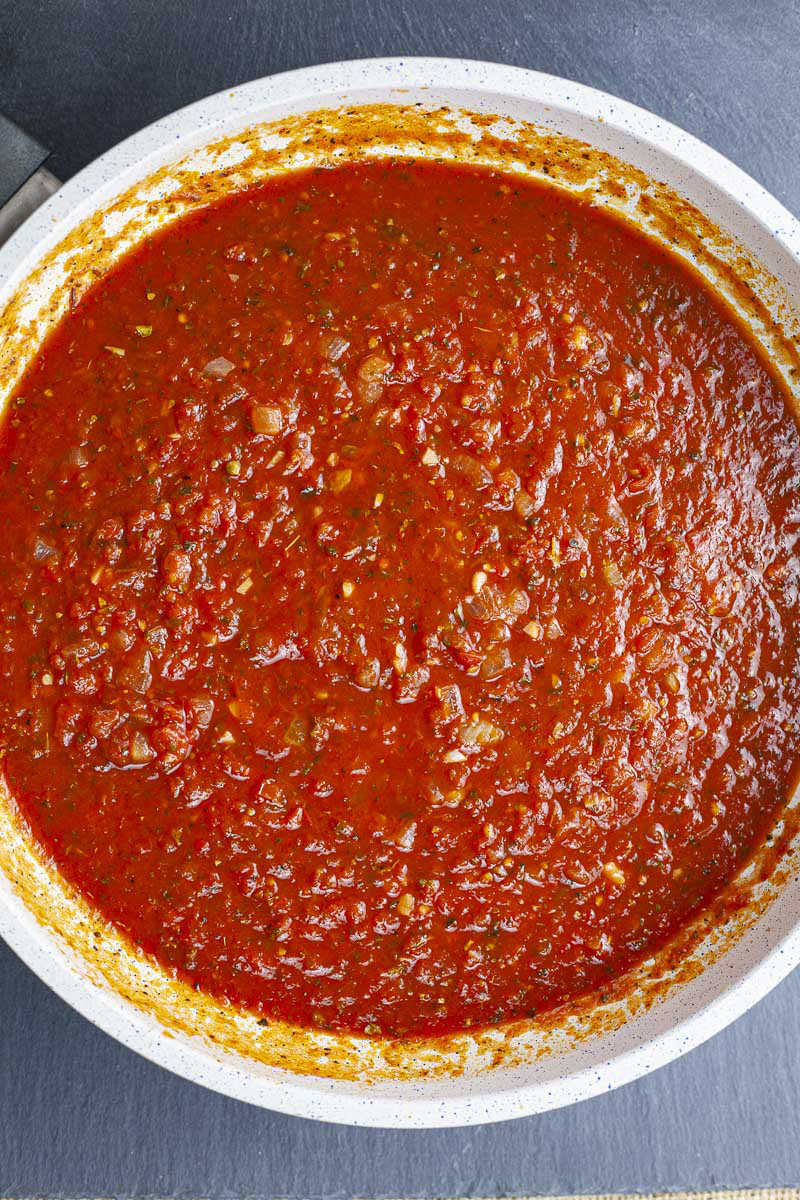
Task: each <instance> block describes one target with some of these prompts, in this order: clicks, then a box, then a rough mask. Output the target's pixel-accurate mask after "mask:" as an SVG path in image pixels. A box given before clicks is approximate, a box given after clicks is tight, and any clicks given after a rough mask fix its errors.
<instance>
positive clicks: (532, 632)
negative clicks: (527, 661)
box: [522, 621, 544, 642]
mask: <svg viewBox="0 0 800 1200" xmlns="http://www.w3.org/2000/svg"><path fill="white" fill-rule="evenodd" d="M522 632H523V633H527V635H528V637H529V638H530V639H531V641H532V642H540V641H541V640H542V636H543V634H544V630H543V629H542V627H541V625H540V624H539V622H538V621H528V624H527V625H523V626H522Z"/></svg>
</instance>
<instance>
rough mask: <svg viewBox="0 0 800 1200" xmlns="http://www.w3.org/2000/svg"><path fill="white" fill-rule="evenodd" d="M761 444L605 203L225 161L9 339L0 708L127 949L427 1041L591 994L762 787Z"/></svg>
mask: <svg viewBox="0 0 800 1200" xmlns="http://www.w3.org/2000/svg"><path fill="white" fill-rule="evenodd" d="M799 474H800V444H799V442H798V433H797V429H796V427H795V424H794V422H793V420H792V418H791V416H790V413H789V409H788V402H787V399H786V397H785V395H784V394H783V392H782V391H781V390H780V388H779V386H778V384H777V383H776V381H775V380H774V378H773V377H772V376H771V374H770V373H769V371H768V370H767V369H766V367H765V366H764V364H763V363H762V361H761V360H760V359H759V357H758V355H757V353H756V352H755V350H754V349H753V347H752V346H751V345H750V344H749V343H748V341H747V340H746V338H745V337H744V335H743V333H742V331H741V329H740V328H739V327H738V325H737V324H736V323H735V321H734V320H733V319H732V318H731V316H730V315H729V314H728V312H727V310H726V309H725V308H724V307H723V306H722V304H721V303H720V302H719V301H718V300H717V299H716V298H715V297H714V296H713V295H712V294H710V293H709V292H708V291H707V290H706V289H705V287H704V286H703V285H701V283H700V282H699V281H698V279H696V278H695V277H694V276H693V275H691V274H690V273H689V272H688V271H687V270H686V269H685V268H684V267H682V266H681V265H680V264H679V263H678V262H677V261H676V260H674V259H673V258H671V257H670V256H668V255H667V254H665V253H664V252H662V251H661V250H660V249H658V248H656V247H654V246H653V245H652V244H650V243H648V242H647V241H645V240H644V239H643V238H642V237H640V236H639V235H638V234H637V233H636V232H635V231H633V230H632V229H629V228H627V227H624V226H623V225H621V224H620V223H617V222H616V221H615V220H613V219H611V218H610V217H609V216H608V215H605V214H603V213H602V212H600V211H597V210H595V209H593V208H592V207H590V206H588V205H586V204H584V203H581V202H579V201H577V200H574V199H571V198H569V197H567V196H566V195H564V194H562V193H560V192H558V191H556V190H553V189H548V188H546V187H540V186H535V185H532V184H524V183H520V182H516V181H513V180H511V179H510V178H506V177H503V176H500V175H492V174H489V173H484V172H481V171H479V170H470V169H466V168H456V167H453V166H436V165H430V164H428V165H423V164H416V165H414V164H408V163H402V162H400V163H372V164H369V165H357V166H352V165H351V166H346V167H341V168H339V169H337V170H323V171H317V172H315V173H311V174H305V175H298V176H293V177H291V178H286V179H282V180H280V181H277V182H275V183H273V184H270V185H269V186H265V187H261V188H259V189H258V190H255V191H252V192H248V193H245V194H240V195H235V196H232V197H230V199H228V200H226V201H225V202H224V203H222V204H220V205H218V206H215V207H211V208H208V209H206V210H203V211H202V212H200V213H198V214H196V215H194V216H192V217H190V218H187V219H185V220H183V221H181V222H179V223H178V224H177V225H175V226H173V227H172V228H171V229H168V230H167V231H166V232H164V233H163V234H161V235H160V236H158V237H156V238H153V239H152V240H150V241H148V242H147V243H146V244H144V245H143V246H142V247H141V248H140V249H138V250H137V251H136V252H135V253H133V254H131V255H130V256H129V257H128V258H126V259H125V261H124V262H123V263H122V264H121V265H120V266H119V267H118V268H117V269H115V270H114V271H112V272H111V273H110V274H109V275H108V276H107V277H106V278H104V279H102V280H101V281H100V282H99V283H98V284H97V285H96V286H95V287H94V288H93V290H92V291H91V292H90V293H89V294H88V295H87V296H86V297H85V298H84V299H83V300H82V301H81V302H80V303H79V305H78V307H77V309H76V310H75V311H74V312H72V313H71V314H70V315H69V316H68V317H67V319H65V320H64V322H63V323H62V324H61V326H60V327H59V328H58V329H57V330H56V332H55V333H54V334H53V335H52V337H51V338H50V340H49V342H48V343H47V345H46V346H45V348H44V350H43V352H42V353H41V355H40V356H39V358H38V359H37V361H36V362H35V364H34V365H33V367H32V369H31V370H30V371H29V373H28V375H27V377H26V379H25V380H24V383H23V385H22V387H21V388H20V389H19V394H18V396H17V397H16V398H15V400H14V401H13V402H12V405H11V407H10V409H9V415H8V417H7V419H6V422H5V425H4V427H3V429H2V437H1V440H0V521H2V526H3V528H4V530H5V536H4V538H3V539H2V543H0V631H1V637H2V640H1V642H0V736H1V738H2V750H3V755H4V766H5V773H6V777H7V780H8V784H9V787H10V790H11V792H12V794H13V795H14V797H16V800H17V801H18V803H19V806H20V808H21V811H22V813H23V815H24V817H25V818H26V819H27V820H28V821H29V823H30V825H31V828H32V830H33V832H34V833H35V835H36V837H37V838H38V839H39V840H40V841H41V843H42V844H43V845H44V846H45V847H46V849H47V851H48V852H49V853H50V854H51V855H52V858H53V859H54V861H55V862H56V864H57V865H58V867H59V868H60V869H61V870H62V872H63V873H64V874H65V875H66V876H67V877H68V878H69V879H70V880H72V881H73V882H74V883H75V884H77V886H78V887H79V888H80V889H82V891H83V892H84V893H85V894H86V896H87V897H88V898H89V899H90V900H91V902H92V903H93V904H94V905H95V906H96V907H97V908H98V909H99V910H100V912H101V913H102V914H104V915H105V916H106V917H107V918H109V919H110V920H111V921H113V922H114V923H115V924H116V925H117V926H119V927H120V928H121V929H123V930H124V931H125V932H126V933H127V934H128V935H129V936H130V938H131V939H132V940H133V941H134V942H135V943H136V944H137V945H139V946H141V947H143V948H144V949H145V950H146V951H147V952H149V953H152V954H153V955H155V956H156V957H157V959H158V960H159V961H160V962H161V963H162V964H163V966H164V967H165V968H167V970H169V971H174V972H176V973H178V974H179V975H180V976H181V977H182V978H185V979H188V980H189V981H191V982H193V983H194V984H195V985H196V986H198V987H200V988H203V989H206V990H208V991H210V992H211V993H213V994H215V995H217V996H220V997H227V998H229V999H230V1000H231V1001H233V1002H234V1003H236V1004H239V1005H243V1006H246V1007H248V1008H250V1009H254V1010H256V1011H257V1012H258V1013H260V1014H262V1015H263V1016H266V1017H279V1018H284V1019H286V1020H289V1021H292V1022H296V1023H298V1024H301V1025H307V1026H318V1027H322V1028H333V1029H347V1030H357V1031H363V1032H366V1033H368V1034H372V1033H374V1034H386V1035H410V1034H438V1033H445V1032H449V1031H453V1030H457V1029H463V1028H465V1027H468V1026H485V1025H488V1024H493V1023H496V1022H501V1021H504V1020H508V1019H511V1018H518V1017H530V1016H533V1015H536V1014H541V1013H542V1012H544V1011H546V1010H548V1009H552V1008H553V1007H554V1006H556V1005H559V1004H562V1003H563V1002H565V1001H569V1000H571V999H573V998H575V997H576V996H578V995H580V994H585V993H588V992H590V991H593V990H599V991H600V992H602V989H603V988H604V987H605V986H607V985H608V983H609V981H611V980H612V979H615V978H617V977H618V976H620V974H621V973H623V972H624V971H625V970H626V969H627V968H629V967H630V966H631V965H632V964H635V963H636V962H637V961H639V960H641V958H642V957H643V956H644V955H646V954H648V953H651V952H653V951H654V950H656V949H657V948H658V947H659V946H661V945H662V944H663V943H664V942H665V941H666V940H667V939H668V938H669V937H670V936H671V935H673V934H674V933H675V932H676V931H677V930H678V929H679V928H680V927H681V926H683V925H685V923H686V922H687V920H688V919H689V917H690V916H691V915H692V914H694V913H696V912H697V911H698V910H700V909H701V908H703V906H705V905H707V904H708V902H709V901H710V899H711V898H712V897H713V896H714V895H715V894H717V893H718V892H719V890H720V889H721V888H722V887H723V885H724V884H725V883H726V882H727V881H728V880H729V879H730V878H731V877H732V875H733V874H734V873H735V872H736V871H737V869H738V868H739V867H740V866H741V864H742V863H743V861H744V860H745V859H747V857H748V855H750V854H751V853H752V852H753V849H754V847H755V846H756V845H757V844H758V842H759V840H760V839H761V838H762V837H763V836H764V834H765V832H766V830H767V827H768V826H769V824H770V822H771V821H772V820H773V818H774V817H775V815H776V812H777V811H778V810H779V809H780V806H781V805H782V804H784V803H785V800H786V797H787V794H788V790H789V787H790V784H791V779H792V767H793V764H794V763H795V761H796V760H797V757H798V751H799V750H800V730H798V725H797V722H796V716H797V711H798V700H799V699H800V673H799V672H798V636H797V628H798V625H797V608H798V603H797V602H798V591H797V589H798V562H797V558H796V557H795V550H796V544H797V536H798V521H800V501H799V500H798V490H797V483H798V475H799Z"/></svg>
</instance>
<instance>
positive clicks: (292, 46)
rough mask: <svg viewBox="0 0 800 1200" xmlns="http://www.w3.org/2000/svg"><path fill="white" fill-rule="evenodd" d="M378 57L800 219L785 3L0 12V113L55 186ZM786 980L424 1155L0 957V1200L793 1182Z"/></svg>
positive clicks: (799, 1034) (172, 3)
mask: <svg viewBox="0 0 800 1200" xmlns="http://www.w3.org/2000/svg"><path fill="white" fill-rule="evenodd" d="M379 54H396V55H409V54H440V55H454V56H466V57H471V58H486V59H494V60H498V61H503V62H509V63H515V64H518V65H520V66H527V67H536V68H539V69H540V70H544V71H550V72H552V73H554V74H557V75H564V76H567V77H569V78H572V79H579V80H581V81H583V82H585V83H589V84H593V85H595V86H596V87H600V88H604V89H606V90H608V91H610V92H614V93H616V94H617V95H619V96H624V97H625V98H626V99H628V100H633V101H635V102H636V103H638V104H642V105H644V106H645V107H647V108H650V109H652V110H653V111H654V112H656V113H659V114H661V115H662V116H665V117H668V118H670V119H671V120H673V121H676V122H677V123H678V124H680V125H682V126H684V127H685V128H687V129H690V130H691V131H692V132H693V133H696V134H698V135H699V136H700V137H701V138H703V139H705V140H706V141H707V142H709V143H710V144H711V145H712V146H715V147H716V148H717V149H719V150H721V151H722V152H723V153H724V154H727V155H728V156H729V157H731V158H732V159H734V160H735V161H736V162H738V163H739V164H741V165H742V166H743V167H745V169H746V170H748V171H749V172H750V173H751V174H753V175H755V177H756V178H757V179H759V180H761V181H762V182H763V183H764V184H766V186H767V187H768V188H769V189H770V190H771V191H772V192H774V194H775V195H776V196H778V197H779V199H781V200H782V201H783V202H784V203H785V204H786V205H788V207H789V208H791V209H792V210H793V211H794V212H795V213H798V212H800V2H798V0H764V2H759V0H731V2H724V0H716V2H715V0H639V2H636V0H629V2H625V0H585V2H579V0H539V2H535V0H531V2H529V3H524V2H523V0H495V2H494V3H493V2H492V0H442V2H441V3H430V2H429V3H426V2H425V0H373V2H372V3H366V2H362V3H359V2H358V0H328V2H327V3H325V2H324V0H320V2H314V0H275V2H268V0H138V2H135V0H0V110H3V111H5V112H6V113H7V114H8V115H9V116H11V117H13V118H14V119H15V120H16V121H18V122H19V123H20V124H21V125H23V126H25V127H26V128H27V129H28V130H29V131H30V132H31V133H33V134H34V135H35V136H36V137H38V138H39V139H40V140H41V141H42V142H44V143H45V144H46V145H49V146H50V147H51V148H52V149H53V152H54V153H53V159H52V162H51V166H52V169H53V170H54V171H55V173H56V174H58V175H60V176H61V177H62V178H66V177H67V176H69V175H70V174H72V173H73V172H74V171H76V170H78V169H79V168H80V167H82V166H83V165H84V164H85V163H87V162H88V161H89V160H90V159H92V158H93V157H94V156H95V155H97V154H99V153H100V152H101V151H103V150H105V149H106V148H107V147H109V146H111V145H112V144H113V143H114V142H116V141H118V140H119V139H120V138H122V137H124V136H125V135H126V134H128V133H131V132H132V131H133V130H135V129H137V128H139V127H140V126H141V125H143V124H145V123H146V122H148V121H150V120H152V119H154V118H155V117H158V116H161V115H162V114H164V113H166V112H168V111H170V110H171V109H173V108H176V107H177V106H179V105H182V104H186V103H188V102H189V101H191V100H195V99H197V98H198V97H200V96H204V95H206V94H207V93H209V92H213V91H216V90H217V89H220V88H223V87H227V86H229V85H231V84H235V83H239V82H241V81H243V80H247V79H252V78H255V77H257V76H259V75H266V74H269V73H271V72H274V71H281V70H284V69H287V68H290V67H299V66H304V65H307V64H310V63H314V62H320V61H326V60H333V59H342V58H357V57H364V56H368V55H379ZM799 1101H800V973H798V974H796V975H795V976H793V977H791V978H790V979H789V980H787V981H786V982H785V983H784V984H783V985H782V986H781V987H779V988H778V989H777V990H776V991H775V992H773V994H772V995H771V996H769V997H768V998H767V999H766V1000H765V1001H763V1002H762V1003H761V1004H760V1005H759V1006H758V1008H757V1009H756V1010H755V1011H754V1012H752V1013H751V1014H750V1015H748V1016H746V1017H744V1018H743V1019H742V1020H741V1021H739V1022H738V1024H737V1025H736V1026H734V1027H733V1028H732V1029H729V1030H728V1031H727V1032H725V1033H723V1034H721V1035H719V1036H718V1037H717V1038H715V1039H714V1040H713V1041H712V1042H710V1043H708V1044H707V1045H706V1046H704V1047H702V1048H701V1049H699V1050H696V1051H695V1052H694V1053H693V1054H691V1055H689V1056H688V1057H687V1058H684V1059H682V1060H681V1061H680V1062H677V1063H674V1064H672V1065H671V1066H669V1067H666V1068H664V1069H663V1070H662V1071H660V1072H658V1073H657V1074H656V1075H654V1076H651V1077H650V1078H649V1079H645V1080H642V1081H640V1082H639V1083H635V1084H631V1085H630V1086H628V1087H627V1088H623V1089H622V1090H621V1091H619V1092H616V1093H612V1094H609V1095H608V1096H603V1097H600V1098H599V1099H596V1100H592V1101H588V1102H587V1103H585V1104H581V1105H577V1106H575V1107H573V1108H571V1109H567V1110H563V1111H561V1112H557V1113H551V1114H548V1115H546V1116H543V1117H538V1118H531V1119H529V1120H524V1121H517V1122H514V1123H511V1124H507V1125H494V1126H488V1127H484V1128H482V1129H473V1130H464V1131H460V1130H453V1131H447V1132H441V1133H437V1132H432V1133H399V1132H383V1131H363V1130H350V1129H344V1128H339V1127H335V1126H324V1125H317V1124H314V1123H312V1122H308V1121H301V1120H295V1119H292V1118H288V1117H280V1116H275V1115H272V1114H270V1113H265V1112H259V1111H257V1110H256V1109H252V1108H248V1107H247V1106H245V1105H243V1104H238V1103H236V1102H234V1101H229V1100H225V1099H222V1098H220V1097H218V1096H214V1095H212V1094H211V1093H209V1092H205V1091H202V1090H201V1089H200V1088H197V1087H194V1086H193V1085H191V1084H187V1083H183V1082H181V1081H180V1080H178V1079H174V1078H172V1077H171V1076H169V1075H168V1074H166V1073H165V1072H164V1071H161V1070H160V1069H159V1068H157V1067H154V1066H151V1065H149V1064H148V1063H146V1062H144V1061H143V1060H142V1059H140V1058H138V1057H137V1056H136V1055H134V1054H132V1053H130V1052H129V1051H127V1050H124V1049H123V1048H122V1047H121V1046H118V1045H116V1044H115V1043H114V1042H112V1041H111V1040H110V1039H109V1038H107V1037H106V1036H105V1035H104V1034H101V1033H99V1032H98V1031H97V1030H95V1029H93V1028H92V1027H90V1026H89V1025H88V1024H87V1023H86V1022H85V1021H84V1020H82V1018H80V1017H78V1016H77V1015H76V1014H75V1013H73V1012H72V1011H71V1010H69V1009H68V1008H67V1007H66V1006H65V1005H64V1004H62V1003H61V1001H60V1000H58V999H56V997H55V996H53V995H51V994H50V993H49V992H48V991H46V989H45V988H44V987H43V986H42V985H41V984H40V983H39V982H38V981H37V980H36V979H34V977H33V976H32V975H31V974H30V972H29V971H28V970H27V969H26V968H25V967H23V966H22V965H21V964H20V963H19V962H18V961H17V960H16V959H15V958H14V956H13V955H12V954H11V953H10V952H8V951H6V950H4V949H2V948H0V1195H3V1196H15V1197H16V1196H20V1197H21V1196H33V1195H40V1196H59V1197H61V1196H65V1197H77V1196H82V1197H96V1196H151V1195H157V1194H159V1195H162V1196H167V1195H175V1196H209V1197H228V1196H230V1197H249V1196H263V1197H267V1198H272V1197H284V1196H285V1197H292V1198H294V1197H297V1198H298V1200H299V1198H301V1197H317V1196H319V1197H354V1196H364V1197H367V1196H368V1197H372V1196H376V1197H378V1196H381V1197H383V1196H401V1195H405V1196H425V1197H433V1196H455V1195H461V1196H490V1195H521V1194H523V1193H548V1192H550V1193H570V1192H580V1191H587V1192H602V1191H616V1190H631V1191H649V1190H662V1189H663V1190H677V1189H681V1188H715V1187H726V1186H736V1187H746V1186H763V1185H768V1184H773V1185H780V1184H783V1185H791V1184H795V1185H797V1184H800V1103H799Z"/></svg>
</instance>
